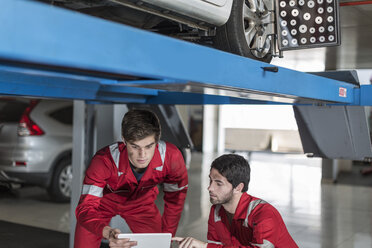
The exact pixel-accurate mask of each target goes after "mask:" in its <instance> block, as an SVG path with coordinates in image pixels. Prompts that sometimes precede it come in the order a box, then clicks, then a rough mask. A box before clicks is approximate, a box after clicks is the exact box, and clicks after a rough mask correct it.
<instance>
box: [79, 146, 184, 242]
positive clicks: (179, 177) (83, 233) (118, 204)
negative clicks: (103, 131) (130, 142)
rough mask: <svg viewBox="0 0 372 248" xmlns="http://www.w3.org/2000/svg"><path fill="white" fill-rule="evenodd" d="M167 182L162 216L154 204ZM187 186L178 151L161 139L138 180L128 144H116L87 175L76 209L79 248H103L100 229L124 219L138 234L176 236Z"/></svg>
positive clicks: (97, 158) (103, 152)
mask: <svg viewBox="0 0 372 248" xmlns="http://www.w3.org/2000/svg"><path fill="white" fill-rule="evenodd" d="M160 183H163V186H164V187H163V190H164V213H163V216H161V215H160V212H159V210H158V208H157V207H156V205H155V203H154V201H155V199H156V197H157V195H158V193H159V191H158V188H157V185H158V184H160ZM187 187H188V178H187V170H186V166H185V163H184V160H183V157H182V154H181V152H180V151H179V150H178V148H177V147H176V146H174V145H172V144H170V143H165V142H163V141H159V142H158V144H157V149H155V153H154V156H153V158H152V160H151V162H150V163H149V165H148V167H147V169H146V171H145V173H144V175H143V177H142V178H141V180H140V182H139V183H138V182H137V179H136V178H135V176H134V174H133V172H132V169H131V167H130V164H129V160H128V153H127V149H126V146H125V145H124V144H123V143H121V142H120V143H115V144H113V145H111V146H107V147H105V148H103V149H101V150H100V151H98V152H97V153H96V154H95V156H94V157H93V159H92V161H91V163H90V166H89V167H88V169H87V171H86V175H85V178H84V185H83V190H82V194H81V197H80V201H79V204H78V206H77V208H76V218H77V224H76V230H75V248H83V247H84V248H94V247H97V248H98V247H99V246H100V243H101V239H102V230H103V228H104V227H105V226H107V225H109V222H110V220H111V218H112V217H114V216H116V215H120V216H121V217H122V218H124V219H125V221H126V222H127V224H128V226H129V228H130V229H131V230H132V232H134V233H145V232H146V233H153V232H170V233H172V235H174V234H175V233H176V230H177V225H178V222H179V220H180V217H181V212H182V209H183V205H184V201H185V198H186V192H187Z"/></svg>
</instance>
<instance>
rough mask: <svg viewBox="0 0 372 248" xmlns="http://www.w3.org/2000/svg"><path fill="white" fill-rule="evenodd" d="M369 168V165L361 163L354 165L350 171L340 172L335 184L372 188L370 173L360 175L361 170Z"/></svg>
mask: <svg viewBox="0 0 372 248" xmlns="http://www.w3.org/2000/svg"><path fill="white" fill-rule="evenodd" d="M366 168H369V165H366V164H363V163H354V164H353V167H352V171H347V172H344V171H342V172H340V174H339V175H338V177H337V183H339V184H347V185H356V186H365V187H372V173H370V174H366V175H362V173H361V170H363V169H366Z"/></svg>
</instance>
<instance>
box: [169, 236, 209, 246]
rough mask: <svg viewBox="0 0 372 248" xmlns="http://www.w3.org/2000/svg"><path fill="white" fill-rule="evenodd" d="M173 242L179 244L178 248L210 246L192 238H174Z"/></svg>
mask: <svg viewBox="0 0 372 248" xmlns="http://www.w3.org/2000/svg"><path fill="white" fill-rule="evenodd" d="M172 241H176V242H178V248H207V245H208V243H205V242H203V241H200V240H197V239H194V238H191V237H187V238H181V237H173V238H172Z"/></svg>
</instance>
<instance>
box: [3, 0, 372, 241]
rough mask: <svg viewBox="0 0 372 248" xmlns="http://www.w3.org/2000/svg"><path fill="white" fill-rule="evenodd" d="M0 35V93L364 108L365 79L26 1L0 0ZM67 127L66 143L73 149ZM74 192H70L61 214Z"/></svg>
mask: <svg viewBox="0 0 372 248" xmlns="http://www.w3.org/2000/svg"><path fill="white" fill-rule="evenodd" d="M0 37H1V39H0V94H1V95H14V96H33V97H46V98H63V99H74V100H85V101H90V102H99V103H150V104H293V105H294V104H301V105H303V104H310V105H357V106H366V105H372V97H370V96H371V95H372V88H371V85H365V86H357V85H354V84H350V83H347V82H342V81H338V80H333V79H328V78H324V77H320V76H316V75H311V74H307V73H303V72H298V71H294V70H290V69H286V68H279V67H274V66H272V65H269V64H266V63H263V62H259V61H255V60H251V59H248V58H243V57H240V56H236V55H233V54H229V53H225V52H222V51H218V50H215V49H212V48H208V47H203V46H199V45H196V44H192V43H189V42H185V41H181V40H176V39H173V38H169V37H166V36H162V35H159V34H155V33H150V32H147V31H143V30H139V29H135V28H132V27H128V26H125V25H121V24H117V23H113V22H110V21H107V20H102V19H98V18H95V17H91V16H87V15H84V14H81V13H76V12H72V11H69V10H65V9H61V8H57V7H54V6H52V5H46V4H42V3H39V2H34V1H27V0H2V1H1V8H0ZM75 110H76V112H75V113H74V120H80V121H79V122H80V123H83V122H84V120H82V119H81V118H83V117H82V116H79V115H78V114H76V113H78V111H80V113H81V112H84V110H83V106H82V105H81V104H76V105H75ZM79 118H80V119H79ZM77 128H78V127H74V147H78V151H82V150H83V149H82V147H83V143H84V137H83V136H82V134H81V135H80V133H81V130H78V129H77ZM75 144H76V146H75ZM82 156H83V155H76V156H75V157H74V158H73V164H77V163H78V164H79V165H78V166H77V167H74V168H78V169H79V171H78V172H76V171H75V169H74V173H78V174H74V181H73V188H74V189H76V188H78V187H80V185H81V183H82V182H81V179H79V178H81V176H82V171H84V168H83V167H81V165H82V164H83V163H84V159H83V157H82ZM74 166H76V165H74ZM79 166H80V167H79ZM78 197H79V192H77V191H73V195H72V204H71V205H72V207H71V217H72V216H74V211H73V210H74V207H75V203H77V199H78ZM72 219H73V218H72ZM73 223H74V222H72V225H71V228H73V226H74V224H73ZM72 230H73V229H72ZM72 233H73V231H72V232H71V234H72ZM71 236H72V237H73V235H71Z"/></svg>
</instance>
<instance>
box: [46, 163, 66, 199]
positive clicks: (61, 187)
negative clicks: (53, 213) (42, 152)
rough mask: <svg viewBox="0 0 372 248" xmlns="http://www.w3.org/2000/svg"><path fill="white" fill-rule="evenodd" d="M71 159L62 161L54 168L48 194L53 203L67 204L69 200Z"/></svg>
mask: <svg viewBox="0 0 372 248" xmlns="http://www.w3.org/2000/svg"><path fill="white" fill-rule="evenodd" d="M71 182H72V164H71V158H65V159H62V160H61V161H60V162H59V163H58V164H57V165H56V167H55V169H54V172H53V177H52V180H51V182H50V185H49V187H48V189H47V190H48V194H49V196H50V198H51V199H52V200H53V201H55V202H69V201H70V198H71Z"/></svg>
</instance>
